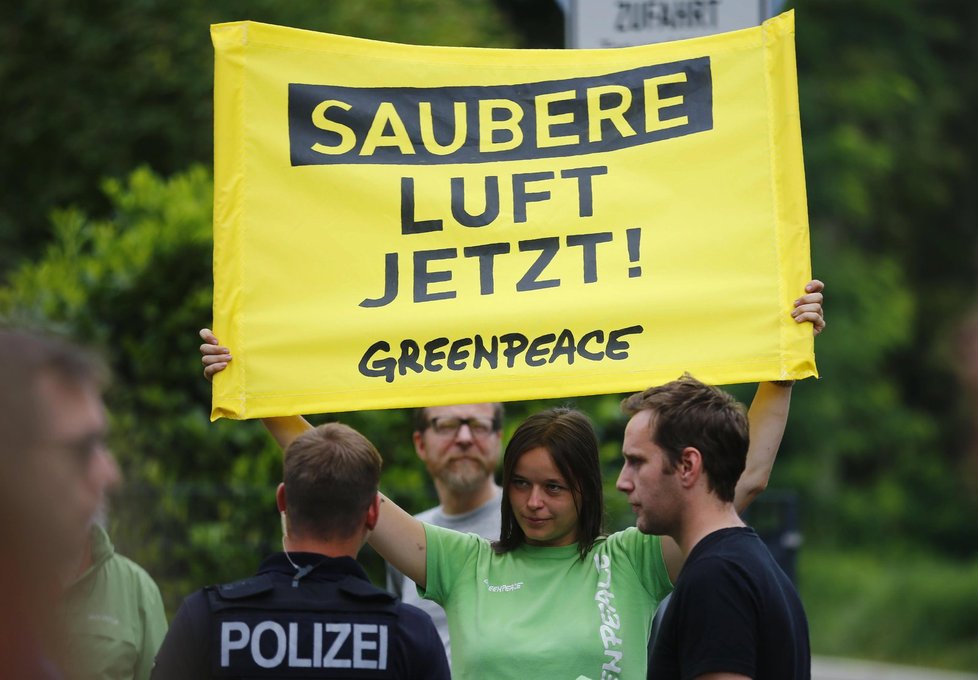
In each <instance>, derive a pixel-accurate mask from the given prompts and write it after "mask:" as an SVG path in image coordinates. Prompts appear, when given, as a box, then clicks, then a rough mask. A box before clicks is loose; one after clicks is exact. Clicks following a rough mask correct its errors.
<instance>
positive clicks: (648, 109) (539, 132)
mask: <svg viewBox="0 0 978 680" xmlns="http://www.w3.org/2000/svg"><path fill="white" fill-rule="evenodd" d="M288 97H289V101H288V110H289V145H290V149H289V150H290V156H291V163H292V165H293V166H303V165H334V164H351V163H372V164H396V165H411V164H417V165H432V164H439V163H441V164H445V163H484V162H495V161H505V160H522V159H528V158H556V157H562V156H579V155H582V154H588V153H598V152H604V151H612V150H616V149H622V148H627V147H632V146H638V145H642V144H648V143H651V142H657V141H661V140H664V139H670V138H673V137H680V136H683V135H688V134H693V133H696V132H703V131H705V130H710V129H712V128H713V91H712V76H711V71H710V59H709V57H697V58H693V59H685V60H682V61H676V62H671V63H668V64H655V65H650V66H642V67H639V68H634V69H629V70H627V71H618V72H615V73H607V74H602V75H596V76H587V77H583V78H568V79H563V80H549V81H543V82H536V83H520V84H513V85H488V86H453V87H431V88H423V87H420V88H419V87H371V88H358V87H348V86H334V85H317V84H307V83H289V90H288Z"/></svg>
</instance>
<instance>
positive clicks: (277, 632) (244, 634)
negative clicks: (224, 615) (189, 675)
mask: <svg viewBox="0 0 978 680" xmlns="http://www.w3.org/2000/svg"><path fill="white" fill-rule="evenodd" d="M302 628H304V629H302ZM220 636H221V663H220V667H221V668H223V669H227V668H236V669H239V670H240V669H246V668H249V667H257V668H260V669H266V670H268V669H297V668H321V669H352V670H386V669H387V654H388V629H387V625H386V624H378V623H351V622H323V621H315V622H312V621H303V622H301V623H299V622H296V621H284V622H279V621H275V620H265V621H261V622H259V623H257V624H255V625H253V626H252V625H250V624H249V623H246V622H245V621H224V622H222V623H221V629H220ZM252 664H253V666H252Z"/></svg>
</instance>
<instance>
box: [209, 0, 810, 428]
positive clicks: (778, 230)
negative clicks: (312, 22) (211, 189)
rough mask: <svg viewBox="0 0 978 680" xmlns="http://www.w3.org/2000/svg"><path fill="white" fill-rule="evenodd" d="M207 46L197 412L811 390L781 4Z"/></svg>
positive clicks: (233, 36) (792, 89)
mask: <svg viewBox="0 0 978 680" xmlns="http://www.w3.org/2000/svg"><path fill="white" fill-rule="evenodd" d="M211 35H212V38H213V42H214V48H215V53H216V59H215V86H214V105H215V144H214V146H215V150H214V155H215V160H214V167H215V169H214V175H215V177H214V180H215V195H214V329H215V331H216V333H217V336H218V337H219V338H220V339H221V342H222V343H223V344H226V345H228V346H229V347H230V348H231V350H232V354H233V355H234V361H232V362H231V364H230V365H229V368H228V369H227V370H225V371H224V372H223V373H221V374H219V375H218V377H217V379H216V380H215V382H214V393H213V399H214V401H213V412H212V416H213V417H215V418H216V417H221V416H227V417H231V418H255V417H262V416H274V415H289V414H296V413H321V412H329V411H344V410H353V409H372V408H389V407H403V406H417V405H436V404H449V403H463V402H473V401H486V400H500V401H509V400H519V399H530V398H541V397H561V396H571V395H582V394H600V393H611V392H625V391H632V390H638V389H642V388H644V387H647V386H648V385H651V384H658V383H662V382H665V381H668V380H671V379H673V378H676V377H677V376H679V375H680V374H681V373H683V372H684V371H689V372H690V373H692V374H693V375H695V376H696V377H698V378H699V379H701V380H704V381H707V382H711V383H717V384H730V383H738V382H754V381H759V380H768V379H789V378H804V377H807V376H811V375H815V363H814V353H813V342H812V333H811V327H810V326H808V325H807V324H805V325H803V326H802V325H798V324H795V323H794V322H793V321H792V320H791V318H790V316H789V312H790V310H791V307H792V302H793V301H794V299H795V298H796V297H798V296H800V295H801V294H802V287H803V285H804V284H805V282H806V281H807V280H808V279H809V278H810V267H811V265H810V258H809V250H808V248H809V246H808V220H807V208H806V203H805V183H804V172H803V167H802V152H801V135H800V128H799V120H798V94H797V84H796V76H795V59H794V40H793V38H794V17H793V14H792V13H790V12H789V13H786V14H782V15H781V16H779V17H776V18H774V19H772V20H770V21H767V22H765V23H764V24H763V25H762V26H760V27H757V28H752V29H747V30H742V31H735V32H732V33H726V34H721V35H716V36H710V37H705V38H696V39H692V40H684V41H678V42H673V43H662V44H656V45H648V46H641V47H629V48H621V49H609V50H497V49H473V48H444V47H419V46H410V45H399V44H393V43H383V42H374V41H369V40H360V39H355V38H348V37H342V36H335V35H327V34H321V33H314V32H310V31H302V30H296V29H291V28H282V27H278V26H270V25H266V24H259V23H253V22H237V23H228V24H218V25H215V26H212V28H211Z"/></svg>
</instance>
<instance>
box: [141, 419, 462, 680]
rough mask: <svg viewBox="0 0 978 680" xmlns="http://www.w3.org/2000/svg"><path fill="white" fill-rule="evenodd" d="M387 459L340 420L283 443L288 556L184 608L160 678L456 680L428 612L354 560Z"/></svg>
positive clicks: (281, 491) (280, 498) (373, 519)
mask: <svg viewBox="0 0 978 680" xmlns="http://www.w3.org/2000/svg"><path fill="white" fill-rule="evenodd" d="M380 468H381V458H380V454H379V453H378V452H377V449H376V448H374V446H373V444H371V443H370V442H369V441H367V439H366V438H365V437H363V436H362V435H361V434H360V433H358V432H356V431H355V430H353V429H351V428H349V427H347V426H345V425H341V424H339V423H329V424H327V425H320V426H319V427H316V428H313V429H310V430H309V431H307V432H305V433H303V434H302V435H300V436H299V437H297V438H296V439H295V440H294V441H293V442H292V443H291V444H290V445H289V447H288V449H287V450H286V451H285V461H284V465H283V480H284V481H283V482H282V483H281V484H279V486H278V489H277V490H276V493H275V500H276V505H277V506H278V509H279V512H280V513H281V517H282V533H283V536H282V552H280V553H275V554H273V555H271V556H269V557H267V558H266V559H265V560H264V561H263V562H262V563H261V566H260V567H259V569H258V573H257V574H256V575H255V576H253V577H251V578H248V579H245V580H243V581H238V582H235V583H230V584H226V585H222V586H216V587H208V588H204V589H203V590H199V591H197V592H196V593H193V594H192V595H190V596H189V597H188V598H187V599H186V600H184V602H183V604H182V605H181V607H180V610H179V611H178V612H177V615H176V617H175V618H174V620H173V625H172V626H171V627H170V631H169V633H167V636H166V639H165V640H164V642H163V646H162V647H161V648H160V651H159V654H158V655H157V659H156V666H155V668H154V669H153V674H152V677H153V678H154V680H197V679H202V678H214V677H222V678H257V677H268V678H273V677H274V678H282V679H287V678H308V677H329V678H340V677H342V678H426V679H431V680H442V679H446V680H447V678H449V677H450V676H449V670H448V661H447V660H446V658H445V650H444V648H443V647H442V644H441V640H440V638H439V637H438V632H437V630H435V626H434V624H433V623H432V622H431V618H430V617H429V616H428V615H427V614H425V613H424V612H422V611H421V610H419V609H417V608H415V607H412V606H410V605H406V604H403V603H400V602H398V601H397V600H396V598H394V596H393V595H391V594H390V593H387V592H385V591H383V590H380V589H379V588H376V587H375V586H373V585H372V584H371V583H370V580H369V579H368V577H367V574H366V572H365V571H364V570H363V567H361V566H360V565H359V564H358V563H357V561H356V556H357V554H358V553H359V552H360V549H361V548H362V547H363V544H364V543H365V542H366V540H367V535H368V534H369V533H370V532H371V531H372V530H373V529H374V527H375V526H376V525H377V518H378V515H379V513H380V495H379V493H378V491H377V488H378V485H379V483H380Z"/></svg>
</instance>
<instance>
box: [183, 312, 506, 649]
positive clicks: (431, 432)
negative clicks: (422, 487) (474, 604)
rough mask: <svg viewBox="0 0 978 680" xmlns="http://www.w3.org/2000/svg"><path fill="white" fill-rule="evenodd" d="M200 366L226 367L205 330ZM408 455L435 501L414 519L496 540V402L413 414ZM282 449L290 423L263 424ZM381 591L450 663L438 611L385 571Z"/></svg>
mask: <svg viewBox="0 0 978 680" xmlns="http://www.w3.org/2000/svg"><path fill="white" fill-rule="evenodd" d="M200 338H201V340H203V341H204V344H203V345H201V346H200V351H201V354H202V357H201V362H202V363H203V365H204V376H205V377H206V378H207V379H208V380H210V379H212V377H213V375H214V373H216V372H217V371H219V370H221V369H223V368H224V367H226V366H227V365H228V362H230V361H231V353H230V350H229V349H228V348H227V347H224V346H222V345H220V344H219V343H218V340H217V337H216V336H215V335H214V333H213V332H212V331H211V330H210V329H209V328H204V329H201V331H200ZM413 420H414V432H413V434H412V441H413V442H414V451H415V453H416V454H417V455H418V458H419V459H420V460H421V461H422V462H423V463H424V465H425V469H426V470H427V471H428V474H429V475H430V476H431V480H432V482H434V485H435V493H436V494H437V495H438V505H436V506H435V507H433V508H429V509H427V510H425V511H423V512H420V513H418V514H417V515H415V517H417V518H418V519H419V520H421V521H423V522H427V523H428V524H434V525H435V526H440V527H445V528H447V529H454V530H455V531H461V532H463V533H472V534H478V535H479V536H482V537H483V538H488V539H489V540H495V539H497V538H499V526H500V515H499V504H500V502H501V501H502V497H503V490H502V489H501V488H500V487H499V485H498V484H496V479H495V476H494V475H495V472H496V466H497V465H498V464H499V459H500V455H501V453H502V427H503V405H502V404H500V403H498V402H493V403H481V404H456V405H452V406H428V407H426V408H418V409H415V410H414V414H413ZM263 422H264V423H265V425H266V426H267V427H268V429H269V431H270V432H271V433H272V434H273V435H274V436H275V438H276V439H277V440H278V441H279V442H282V443H283V448H284V447H285V446H287V445H288V441H289V440H290V439H291V436H295V435H294V434H291V430H290V427H291V426H292V423H293V419H291V418H281V419H280V418H265V419H264V420H263ZM387 589H388V590H389V591H391V592H392V593H394V595H396V596H397V597H399V598H401V600H402V601H403V602H406V603H407V604H410V605H413V606H415V607H418V608H419V609H422V610H424V611H425V612H427V613H428V615H429V616H431V620H432V621H434V623H435V627H436V628H438V634H439V635H440V636H441V640H442V643H443V644H444V645H445V654H447V655H448V656H449V660H451V641H450V640H449V635H448V619H447V617H446V616H445V610H444V609H442V608H441V606H440V605H438V604H436V603H434V602H432V601H431V600H425V599H424V598H421V597H419V596H418V590H417V587H416V585H415V583H414V581H412V580H411V579H409V578H408V577H407V576H405V575H404V574H402V573H401V572H399V571H398V570H397V569H395V568H394V567H392V566H391V565H390V564H388V565H387Z"/></svg>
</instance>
